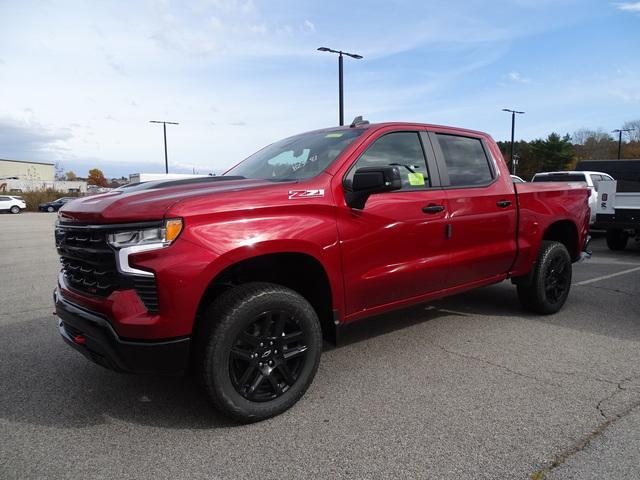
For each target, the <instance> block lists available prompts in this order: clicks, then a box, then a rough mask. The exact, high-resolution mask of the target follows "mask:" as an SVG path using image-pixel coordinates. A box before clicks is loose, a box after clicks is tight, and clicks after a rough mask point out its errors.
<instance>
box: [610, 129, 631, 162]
mask: <svg viewBox="0 0 640 480" xmlns="http://www.w3.org/2000/svg"><path fill="white" fill-rule="evenodd" d="M631 131H633V129H632V128H616V129H615V130H614V131H613V133H617V134H618V160H620V159H621V158H622V132H631Z"/></svg>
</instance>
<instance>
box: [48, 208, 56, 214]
mask: <svg viewBox="0 0 640 480" xmlns="http://www.w3.org/2000/svg"><path fill="white" fill-rule="evenodd" d="M53 211H55V208H53V207H47V212H49V213H51V212H53Z"/></svg>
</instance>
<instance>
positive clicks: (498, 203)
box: [496, 200, 511, 208]
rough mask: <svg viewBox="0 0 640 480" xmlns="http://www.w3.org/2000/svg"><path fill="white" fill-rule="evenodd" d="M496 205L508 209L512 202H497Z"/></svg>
mask: <svg viewBox="0 0 640 480" xmlns="http://www.w3.org/2000/svg"><path fill="white" fill-rule="evenodd" d="M496 205H497V206H499V207H500V208H507V207H508V206H510V205H511V201H510V200H500V201H498V202H496Z"/></svg>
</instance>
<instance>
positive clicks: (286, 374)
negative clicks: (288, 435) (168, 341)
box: [193, 282, 322, 423]
mask: <svg viewBox="0 0 640 480" xmlns="http://www.w3.org/2000/svg"><path fill="white" fill-rule="evenodd" d="M193 345H194V349H193V353H194V362H195V364H194V366H195V368H196V369H197V377H198V378H199V380H200V382H201V383H202V386H203V387H204V390H205V393H206V394H207V395H208V397H209V399H210V400H211V401H212V402H213V404H214V405H215V406H216V407H217V408H218V409H219V410H220V411H222V412H223V413H224V414H226V415H227V416H229V417H231V418H233V419H235V420H238V421H240V422H243V423H248V422H256V421H259V420H264V419H266V418H269V417H273V416H274V415H278V414H280V413H282V412H284V411H285V410H287V409H289V408H291V407H292V406H293V405H294V404H295V403H296V402H297V401H298V400H299V399H300V398H301V397H302V396H303V395H304V393H305V392H306V391H307V389H308V388H309V385H311V382H312V381H313V378H314V376H315V374H316V371H317V370H318V365H319V363H320V354H321V352H322V330H321V328H320V321H319V320H318V315H317V313H316V311H315V310H314V308H313V307H312V306H311V304H310V303H309V302H308V301H307V299H306V298H304V297H303V296H301V295H300V294H299V293H298V292H296V291H294V290H292V289H290V288H287V287H284V286H282V285H276V284H273V283H267V282H251V283H246V284H242V285H238V286H236V287H233V288H230V289H229V290H227V291H226V292H224V293H222V294H221V295H220V296H219V297H218V298H217V299H216V300H214V301H213V302H212V303H211V305H210V306H209V307H208V309H207V310H206V311H205V312H204V314H203V318H202V319H201V321H200V322H199V324H198V325H197V326H196V329H195V331H194V334H193Z"/></svg>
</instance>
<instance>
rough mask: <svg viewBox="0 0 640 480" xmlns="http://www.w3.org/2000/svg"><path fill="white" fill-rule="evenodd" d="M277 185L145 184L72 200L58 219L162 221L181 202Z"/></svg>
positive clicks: (230, 181) (232, 181)
mask: <svg viewBox="0 0 640 480" xmlns="http://www.w3.org/2000/svg"><path fill="white" fill-rule="evenodd" d="M276 185H278V183H274V182H269V181H267V180H255V179H253V180H252V179H244V178H242V177H224V176H222V177H203V178H192V179H186V180H174V181H164V180H162V181H155V182H145V183H141V184H137V185H131V186H128V187H125V188H121V189H116V190H113V191H111V192H109V193H103V194H100V195H93V196H90V197H83V198H79V199H77V200H73V201H71V202H68V203H67V204H65V205H64V207H62V208H61V209H60V211H59V213H58V215H59V217H60V219H61V220H62V221H64V222H79V223H95V224H104V223H127V222H139V221H147V220H161V219H162V218H163V217H164V215H165V213H166V212H167V210H168V209H169V208H170V207H171V206H172V205H174V204H175V203H176V202H179V201H182V200H186V199H192V198H196V197H201V196H205V195H206V196H209V195H212V194H224V193H225V192H237V191H243V190H254V189H264V188H273V187H275V186H276Z"/></svg>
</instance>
